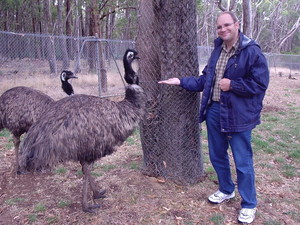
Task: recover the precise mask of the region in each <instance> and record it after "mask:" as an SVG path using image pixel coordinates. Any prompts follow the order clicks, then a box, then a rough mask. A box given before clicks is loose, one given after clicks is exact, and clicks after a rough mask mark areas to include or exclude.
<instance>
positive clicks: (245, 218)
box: [238, 208, 256, 223]
mask: <svg viewBox="0 0 300 225" xmlns="http://www.w3.org/2000/svg"><path fill="white" fill-rule="evenodd" d="M255 213H256V208H253V209H246V208H242V209H241V211H240V214H239V217H238V221H239V222H240V223H252V222H253V220H254V218H255Z"/></svg>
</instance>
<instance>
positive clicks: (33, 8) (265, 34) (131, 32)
mask: <svg viewBox="0 0 300 225" xmlns="http://www.w3.org/2000/svg"><path fill="white" fill-rule="evenodd" d="M140 1H141V0H131V1H129V0H101V1H100V0H74V1H71V0H60V1H49V0H48V4H49V13H50V14H48V15H47V12H46V11H45V10H44V6H45V4H47V0H1V1H0V30H4V31H15V32H27V33H44V32H46V31H45V30H44V29H45V25H47V26H48V32H49V33H50V34H57V35H61V34H62V32H63V34H65V35H68V36H77V35H79V36H90V35H95V32H97V34H98V37H99V38H106V39H121V40H135V39H136V37H137V21H138V18H139V16H138V8H139V5H140ZM195 2H196V6H197V23H198V29H197V32H198V45H205V46H208V45H212V40H213V39H214V38H215V36H216V32H215V18H216V15H217V14H218V13H219V12H220V11H221V10H227V9H230V10H233V11H235V12H236V13H237V15H238V16H239V18H240V21H241V23H242V24H241V25H242V26H241V27H242V29H243V30H244V31H245V33H247V34H248V35H249V36H252V37H253V38H254V39H256V40H257V41H258V42H259V43H260V45H261V46H262V48H263V51H265V52H290V53H297V54H300V34H299V32H297V30H298V29H299V26H300V21H299V20H300V19H299V11H300V2H299V1H298V0H272V1H270V0H215V1H211V0H195Z"/></svg>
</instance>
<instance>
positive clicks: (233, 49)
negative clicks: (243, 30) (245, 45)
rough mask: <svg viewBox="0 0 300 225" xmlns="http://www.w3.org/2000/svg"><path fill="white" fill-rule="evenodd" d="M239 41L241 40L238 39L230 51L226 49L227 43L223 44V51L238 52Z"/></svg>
mask: <svg viewBox="0 0 300 225" xmlns="http://www.w3.org/2000/svg"><path fill="white" fill-rule="evenodd" d="M239 40H240V38H238V39H237V40H236V42H235V43H234V45H233V46H232V48H231V49H230V50H229V51H228V50H227V49H226V46H225V43H224V42H223V43H222V48H223V50H224V51H225V52H230V51H236V50H237V49H238V47H239Z"/></svg>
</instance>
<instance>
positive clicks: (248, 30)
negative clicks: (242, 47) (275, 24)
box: [243, 0, 252, 38]
mask: <svg viewBox="0 0 300 225" xmlns="http://www.w3.org/2000/svg"><path fill="white" fill-rule="evenodd" d="M243 33H244V34H245V35H246V36H248V37H250V38H252V8H251V1H250V0H243Z"/></svg>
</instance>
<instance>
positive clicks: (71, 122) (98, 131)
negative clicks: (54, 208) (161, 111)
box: [20, 58, 146, 213]
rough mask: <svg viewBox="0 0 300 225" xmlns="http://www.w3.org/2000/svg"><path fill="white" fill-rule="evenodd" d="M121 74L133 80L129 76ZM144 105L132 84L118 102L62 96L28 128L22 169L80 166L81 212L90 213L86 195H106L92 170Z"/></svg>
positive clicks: (125, 133) (91, 206)
mask: <svg viewBox="0 0 300 225" xmlns="http://www.w3.org/2000/svg"><path fill="white" fill-rule="evenodd" d="M125 60H126V58H125ZM126 63H128V62H125V64H126ZM129 64H130V63H129ZM134 75H135V74H134ZM125 76H126V77H127V79H128V80H131V81H136V80H137V79H136V77H132V74H126V73H125ZM145 104H146V94H145V93H144V91H143V89H142V88H141V87H140V86H138V85H136V84H131V85H128V86H127V87H126V91H125V98H124V99H123V100H122V101H120V102H114V101H110V100H108V99H102V98H99V97H97V96H90V95H82V94H81V95H73V96H71V97H67V98H63V99H61V100H59V101H57V102H56V103H55V104H54V106H53V107H51V108H50V109H49V110H48V112H46V113H45V114H44V115H43V116H42V117H41V118H40V120H38V121H37V122H36V123H35V124H34V125H33V126H32V127H31V128H30V129H29V131H28V133H27V135H26V138H25V139H24V142H23V144H22V146H21V152H22V155H21V156H20V166H21V167H22V168H23V170H25V171H38V172H39V171H43V170H48V169H49V168H52V167H54V166H56V165H58V164H59V163H64V162H67V161H75V162H79V163H80V164H81V167H82V172H83V188H82V210H83V211H84V212H89V213H93V212H94V210H95V209H96V208H99V207H100V205H99V204H96V203H95V202H93V204H89V203H88V191H90V190H91V191H92V194H93V199H92V200H93V201H94V200H95V199H98V198H102V197H104V196H103V194H104V193H105V191H99V190H98V188H97V186H96V183H95V180H94V178H93V177H92V176H91V167H92V165H93V163H94V162H95V161H96V160H98V159H100V158H102V157H104V156H106V155H110V154H112V153H113V152H114V151H116V148H117V147H118V146H120V145H121V144H122V143H123V142H124V141H125V140H126V139H127V138H128V137H129V136H130V135H131V134H132V132H133V130H134V129H135V128H136V127H137V126H138V124H139V122H140V121H141V120H142V118H143V116H144V114H145Z"/></svg>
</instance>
